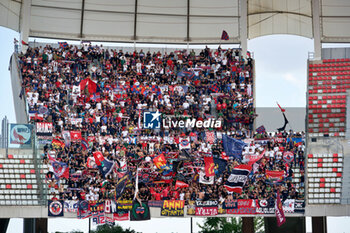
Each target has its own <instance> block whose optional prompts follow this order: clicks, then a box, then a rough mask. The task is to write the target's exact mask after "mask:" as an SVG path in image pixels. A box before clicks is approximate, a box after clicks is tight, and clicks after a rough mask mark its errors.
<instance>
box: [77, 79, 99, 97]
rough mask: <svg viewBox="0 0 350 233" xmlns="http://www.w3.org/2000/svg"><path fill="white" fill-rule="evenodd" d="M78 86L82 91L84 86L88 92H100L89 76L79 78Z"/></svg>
mask: <svg viewBox="0 0 350 233" xmlns="http://www.w3.org/2000/svg"><path fill="white" fill-rule="evenodd" d="M79 86H80V91H83V90H84V89H85V88H87V89H88V91H89V93H90V94H93V93H96V92H101V89H100V87H99V86H98V85H97V84H96V83H95V82H94V81H92V80H91V79H90V78H86V79H83V80H81V81H80V83H79Z"/></svg>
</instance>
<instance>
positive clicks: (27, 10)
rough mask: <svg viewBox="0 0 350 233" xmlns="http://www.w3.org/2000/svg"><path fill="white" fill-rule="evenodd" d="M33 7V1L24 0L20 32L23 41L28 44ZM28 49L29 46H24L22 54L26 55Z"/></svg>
mask: <svg viewBox="0 0 350 233" xmlns="http://www.w3.org/2000/svg"><path fill="white" fill-rule="evenodd" d="M31 7H32V0H22V6H21V16H20V26H19V32H20V33H21V40H23V41H24V42H26V43H28V39H29V28H30V15H31ZM20 44H21V42H20ZM27 48H28V46H26V45H22V52H23V53H25V51H27Z"/></svg>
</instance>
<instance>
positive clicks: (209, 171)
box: [204, 155, 215, 177]
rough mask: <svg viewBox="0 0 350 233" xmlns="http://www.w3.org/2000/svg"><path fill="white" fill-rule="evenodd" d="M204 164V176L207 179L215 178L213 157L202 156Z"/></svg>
mask: <svg viewBox="0 0 350 233" xmlns="http://www.w3.org/2000/svg"><path fill="white" fill-rule="evenodd" d="M204 163H205V175H206V176H207V177H210V176H215V173H214V167H215V164H214V160H213V156H212V155H210V156H204Z"/></svg>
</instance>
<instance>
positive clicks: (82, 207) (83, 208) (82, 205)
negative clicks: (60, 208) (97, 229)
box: [77, 200, 91, 219]
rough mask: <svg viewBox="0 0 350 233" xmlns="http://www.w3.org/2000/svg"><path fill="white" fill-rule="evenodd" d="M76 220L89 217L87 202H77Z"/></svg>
mask: <svg viewBox="0 0 350 233" xmlns="http://www.w3.org/2000/svg"><path fill="white" fill-rule="evenodd" d="M77 217H78V219H84V218H89V217H91V212H90V207H89V202H88V201H85V200H83V201H79V202H78V211H77Z"/></svg>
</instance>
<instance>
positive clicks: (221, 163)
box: [213, 158, 227, 176]
mask: <svg viewBox="0 0 350 233" xmlns="http://www.w3.org/2000/svg"><path fill="white" fill-rule="evenodd" d="M213 160H214V164H215V166H214V172H215V175H217V176H220V175H221V174H222V173H223V172H224V171H225V170H226V166H227V161H226V160H224V159H219V158H214V159H213Z"/></svg>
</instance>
